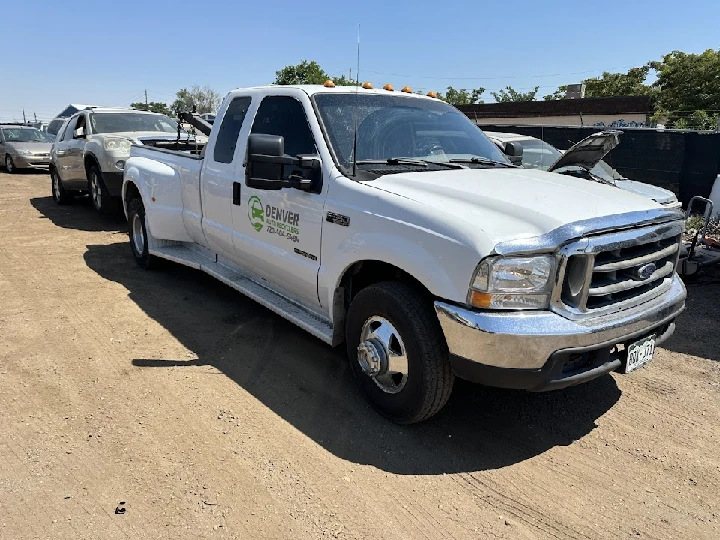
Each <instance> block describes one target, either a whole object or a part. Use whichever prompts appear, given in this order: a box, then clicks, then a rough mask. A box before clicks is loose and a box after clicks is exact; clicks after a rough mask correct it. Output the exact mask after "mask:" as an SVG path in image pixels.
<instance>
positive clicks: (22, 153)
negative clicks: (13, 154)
mask: <svg viewBox="0 0 720 540" xmlns="http://www.w3.org/2000/svg"><path fill="white" fill-rule="evenodd" d="M17 153H18V154H20V155H21V156H32V155H33V153H32V152H31V151H30V150H24V149H22V148H20V149H18V150H17Z"/></svg>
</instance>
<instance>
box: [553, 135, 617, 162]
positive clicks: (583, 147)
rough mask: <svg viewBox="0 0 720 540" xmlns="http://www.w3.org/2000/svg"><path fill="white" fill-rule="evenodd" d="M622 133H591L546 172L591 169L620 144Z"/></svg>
mask: <svg viewBox="0 0 720 540" xmlns="http://www.w3.org/2000/svg"><path fill="white" fill-rule="evenodd" d="M620 135H622V131H617V130H609V131H600V132H598V133H593V134H592V135H590V136H589V137H585V138H584V139H583V140H582V141H580V142H579V143H577V144H575V145H573V146H571V147H570V149H569V150H567V151H566V152H565V153H563V155H562V156H560V157H559V158H558V160H557V161H556V162H555V163H553V164H552V165H550V168H549V169H548V172H552V171H556V170H558V169H562V168H564V167H582V168H584V169H587V170H590V169H592V168H593V167H594V166H595V165H596V164H597V163H598V162H599V161H600V160H601V159H603V158H604V157H605V156H606V155H607V154H608V152H610V150H612V149H613V148H615V147H616V146H617V145H618V144H620Z"/></svg>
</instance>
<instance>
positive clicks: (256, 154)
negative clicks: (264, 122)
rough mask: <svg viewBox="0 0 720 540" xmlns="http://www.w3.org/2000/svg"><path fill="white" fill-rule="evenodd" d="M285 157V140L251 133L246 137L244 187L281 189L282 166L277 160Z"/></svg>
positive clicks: (275, 136) (276, 136)
mask: <svg viewBox="0 0 720 540" xmlns="http://www.w3.org/2000/svg"><path fill="white" fill-rule="evenodd" d="M284 156H285V139H284V138H283V137H281V136H280V135H266V134H264V133H253V134H251V135H250V136H249V137H248V160H247V164H246V166H245V185H246V186H248V187H252V188H256V189H272V190H278V189H282V188H283V179H282V178H283V164H282V163H279V162H278V161H277V160H279V159H281V158H283V157H284Z"/></svg>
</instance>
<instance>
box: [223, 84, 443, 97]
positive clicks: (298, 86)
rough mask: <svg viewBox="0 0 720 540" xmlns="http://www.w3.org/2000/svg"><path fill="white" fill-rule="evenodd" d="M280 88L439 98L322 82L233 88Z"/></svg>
mask: <svg viewBox="0 0 720 540" xmlns="http://www.w3.org/2000/svg"><path fill="white" fill-rule="evenodd" d="M278 88H283V89H286V88H292V89H296V90H301V91H302V92H305V93H306V94H307V95H308V96H314V95H316V94H354V93H356V92H357V93H358V94H375V95H378V94H381V95H395V96H406V97H414V98H419V99H431V100H436V99H437V98H431V97H428V96H425V95H424V94H414V93H412V92H402V91H401V90H400V88H396V89H395V90H384V89H383V88H382V87H381V88H372V89H366V88H361V87H355V86H335V87H332V88H328V87H327V86H323V85H322V84H288V85H279V84H271V85H264V86H252V87H249V88H236V89H235V90H233V92H239V91H243V90H271V89H278Z"/></svg>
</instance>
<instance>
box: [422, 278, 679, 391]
mask: <svg viewBox="0 0 720 540" xmlns="http://www.w3.org/2000/svg"><path fill="white" fill-rule="evenodd" d="M686 296H687V293H686V290H685V286H684V285H683V283H682V281H681V280H680V278H679V277H678V276H677V274H676V275H675V276H674V277H673V280H672V284H671V287H670V290H669V291H667V292H666V293H665V294H663V295H661V296H659V297H658V298H655V299H653V300H650V301H648V302H645V303H643V304H641V305H639V306H635V307H634V308H630V309H626V310H623V311H620V312H617V313H613V314H609V315H605V316H600V317H592V318H589V319H584V320H578V321H572V320H569V319H566V318H564V317H562V316H560V315H558V314H556V313H553V312H550V311H542V312H527V311H525V312H488V311H473V310H469V309H467V308H463V307H459V306H456V305H452V304H447V303H444V302H435V310H436V312H437V315H438V318H439V320H440V325H441V326H442V329H443V332H444V333H445V338H446V340H447V344H448V347H449V349H450V354H451V357H452V359H453V362H454V364H455V363H457V364H458V365H459V364H462V366H463V369H462V371H464V372H467V370H468V367H470V368H472V367H473V366H475V365H477V367H478V369H482V368H483V367H489V368H493V369H495V370H497V369H502V370H511V371H512V370H523V371H526V370H534V371H540V370H543V369H544V368H545V369H548V363H549V362H550V360H551V359H552V357H553V355H556V353H559V352H561V351H563V350H575V351H580V352H582V351H583V350H592V349H599V348H602V347H606V348H609V347H612V346H613V345H616V344H619V343H626V342H629V341H632V340H633V339H634V338H638V337H641V336H644V335H647V334H649V333H651V332H652V331H653V330H662V331H663V334H662V336H664V338H663V339H665V338H667V337H668V336H669V335H670V334H671V333H672V329H674V326H673V325H672V324H671V323H672V321H673V319H675V317H677V316H678V315H679V314H680V313H681V312H682V311H683V309H684V308H685V297H686ZM668 329H670V331H669V333H668ZM617 367H618V366H617V365H616V366H615V368H617ZM456 371H458V369H456ZM466 378H473V377H466ZM480 378H481V377H480ZM478 382H481V381H478ZM503 386H512V384H511V383H510V384H507V385H506V384H503ZM518 387H524V386H518Z"/></svg>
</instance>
